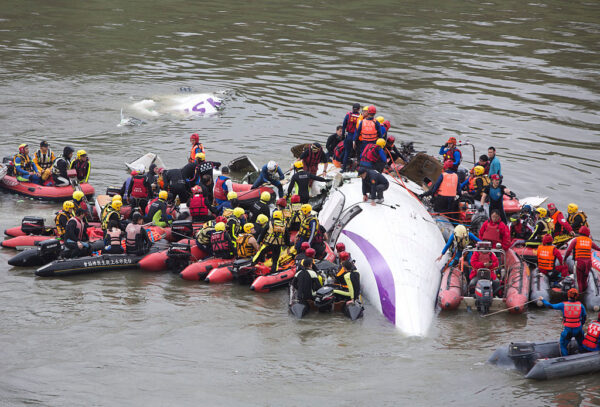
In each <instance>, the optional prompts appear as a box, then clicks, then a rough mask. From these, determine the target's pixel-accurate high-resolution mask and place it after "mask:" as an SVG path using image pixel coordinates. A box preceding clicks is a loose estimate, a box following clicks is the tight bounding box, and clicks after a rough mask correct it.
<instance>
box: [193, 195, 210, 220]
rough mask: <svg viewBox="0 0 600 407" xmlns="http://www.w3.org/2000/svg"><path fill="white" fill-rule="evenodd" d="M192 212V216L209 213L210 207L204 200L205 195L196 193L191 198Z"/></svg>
mask: <svg viewBox="0 0 600 407" xmlns="http://www.w3.org/2000/svg"><path fill="white" fill-rule="evenodd" d="M189 208H190V214H191V215H192V216H204V215H208V207H207V206H206V202H205V201H204V195H202V194H195V195H194V196H193V197H192V199H191V200H190V206H189Z"/></svg>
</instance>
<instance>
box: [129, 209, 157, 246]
mask: <svg viewBox="0 0 600 407" xmlns="http://www.w3.org/2000/svg"><path fill="white" fill-rule="evenodd" d="M143 223H144V218H143V216H142V215H141V214H140V213H139V212H134V213H133V215H132V216H131V223H130V224H129V225H127V227H126V228H125V251H126V253H127V254H132V255H135V256H143V255H144V254H146V253H148V251H149V250H150V247H152V241H151V240H150V238H149V237H148V233H147V232H146V229H144V227H143V226H142V224H143Z"/></svg>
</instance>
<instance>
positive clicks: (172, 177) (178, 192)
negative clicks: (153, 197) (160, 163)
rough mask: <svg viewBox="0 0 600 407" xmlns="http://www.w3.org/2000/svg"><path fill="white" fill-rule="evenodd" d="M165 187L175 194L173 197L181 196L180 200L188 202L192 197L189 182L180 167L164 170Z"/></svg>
mask: <svg viewBox="0 0 600 407" xmlns="http://www.w3.org/2000/svg"><path fill="white" fill-rule="evenodd" d="M161 175H162V179H163V183H164V189H166V190H167V191H168V192H170V193H171V194H173V199H174V198H175V197H179V201H180V202H184V203H187V201H188V200H189V198H190V192H189V189H188V184H187V182H186V180H185V178H184V177H183V174H182V173H181V170H180V169H178V168H175V169H172V170H164V171H163V172H162V174H161ZM165 200H166V199H165Z"/></svg>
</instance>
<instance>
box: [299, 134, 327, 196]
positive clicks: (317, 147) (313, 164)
mask: <svg viewBox="0 0 600 407" xmlns="http://www.w3.org/2000/svg"><path fill="white" fill-rule="evenodd" d="M298 159H299V160H301V161H302V163H303V164H304V169H305V170H306V171H308V172H309V173H310V174H312V175H317V171H318V169H319V164H323V172H322V174H321V175H324V174H327V167H328V166H329V162H328V160H327V155H326V154H325V151H323V147H321V144H319V143H313V144H312V145H311V146H310V148H307V149H305V150H304V151H303V152H302V154H300V157H298ZM308 185H309V186H311V185H312V180H309V181H308Z"/></svg>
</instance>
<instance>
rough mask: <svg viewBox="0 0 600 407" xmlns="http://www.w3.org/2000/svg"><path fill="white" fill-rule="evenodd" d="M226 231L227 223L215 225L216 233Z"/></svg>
mask: <svg viewBox="0 0 600 407" xmlns="http://www.w3.org/2000/svg"><path fill="white" fill-rule="evenodd" d="M224 230H225V223H223V222H219V223H217V224H216V225H215V231H216V232H223V231H224Z"/></svg>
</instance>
